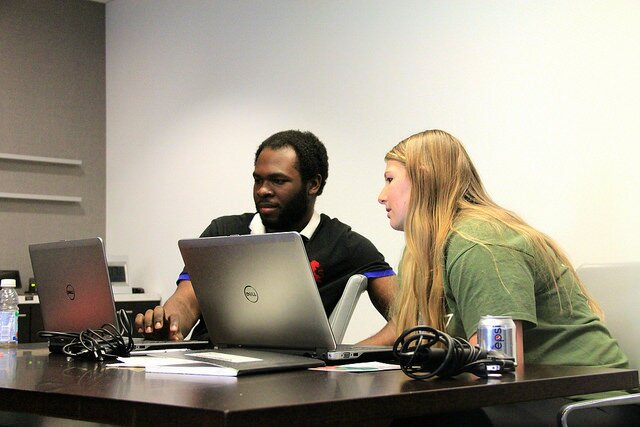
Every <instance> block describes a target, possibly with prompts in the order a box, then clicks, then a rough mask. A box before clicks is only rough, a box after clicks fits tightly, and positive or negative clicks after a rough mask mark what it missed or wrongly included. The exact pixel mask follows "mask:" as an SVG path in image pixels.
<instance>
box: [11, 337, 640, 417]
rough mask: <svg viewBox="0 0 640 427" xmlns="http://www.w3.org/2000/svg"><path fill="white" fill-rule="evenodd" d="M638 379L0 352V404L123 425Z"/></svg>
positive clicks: (413, 411) (309, 412)
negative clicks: (200, 371)
mask: <svg viewBox="0 0 640 427" xmlns="http://www.w3.org/2000/svg"><path fill="white" fill-rule="evenodd" d="M637 386H638V372H637V371H635V370H630V369H605V368H587V367H566V366H563V367H553V366H527V367H526V370H525V372H523V373H518V374H509V375H506V376H503V377H502V378H501V379H479V378H477V377H475V376H472V375H467V374H465V375H461V376H459V377H457V378H454V379H447V380H441V379H435V380H428V381H415V380H412V379H410V378H409V377H407V376H406V375H405V374H403V373H402V372H401V371H386V372H375V373H338V372H318V371H308V370H302V371H291V372H283V373H273V374H258V375H251V376H246V377H240V378H224V377H200V376H190V375H169V374H145V372H143V371H134V370H121V369H108V368H106V367H105V365H104V364H101V363H96V362H89V361H86V362H81V361H72V360H67V359H66V358H65V357H62V356H58V355H49V353H48V351H47V349H46V348H45V347H44V346H43V345H42V344H27V345H21V346H20V347H19V348H18V350H17V351H15V350H14V351H13V353H8V352H7V351H6V350H3V351H2V357H0V410H2V411H13V412H25V413H34V414H39V415H43V416H48V417H62V418H71V419H76V420H88V421H94V422H102V423H110V424H122V425H146V424H151V423H159V424H168V423H171V424H175V425H191V424H207V425H262V426H264V425H310V424H325V425H326V424H328V423H332V422H335V423H339V425H348V424H360V423H365V422H366V423H368V424H379V425H384V424H386V423H387V422H388V421H390V420H392V419H394V418H399V417H408V416H415V415H420V414H425V413H439V412H450V411H461V410H468V409H473V408H479V407H483V406H491V405H496V404H504V403H511V402H519V401H528V400H537V399H547V398H552V397H560V396H570V395H576V394H584V393H591V392H599V391H605V390H618V389H630V388H633V387H637Z"/></svg>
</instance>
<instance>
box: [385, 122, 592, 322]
mask: <svg viewBox="0 0 640 427" xmlns="http://www.w3.org/2000/svg"><path fill="white" fill-rule="evenodd" d="M385 160H396V161H398V162H400V163H402V164H403V165H404V166H405V167H406V169H407V174H408V176H409V180H410V183H411V197H410V200H409V210H408V213H407V217H406V218H405V223H404V232H405V239H406V247H405V251H404V255H403V257H402V261H401V264H400V272H401V277H400V280H401V286H400V292H399V294H398V296H397V297H396V301H395V303H394V306H393V309H392V317H393V319H394V321H395V324H396V327H397V333H398V334H400V333H401V332H402V331H404V330H406V329H407V328H410V327H413V326H416V325H417V324H419V323H420V321H422V323H426V324H428V325H430V326H432V327H435V328H437V329H439V330H442V331H444V330H445V296H444V248H445V245H446V243H447V239H448V236H449V234H450V232H451V231H452V230H455V222H456V220H458V219H459V218H462V217H466V218H469V217H475V218H482V219H488V220H493V221H498V222H500V223H502V224H504V225H505V226H507V227H509V228H511V229H513V230H515V231H516V232H517V233H519V234H521V235H522V236H524V238H525V239H527V240H528V241H529V242H530V244H531V245H532V247H533V248H534V250H535V252H536V254H537V255H538V256H540V257H541V258H542V260H543V263H544V265H545V266H546V267H547V269H548V273H549V276H550V277H551V279H552V281H553V284H554V286H555V287H556V290H557V292H558V298H559V300H560V307H561V309H562V298H561V293H568V292H570V291H571V290H560V289H558V284H557V281H556V280H557V278H558V277H559V273H560V271H559V269H560V267H559V266H558V262H557V261H558V260H560V262H561V263H562V264H564V265H565V266H566V267H567V268H568V269H569V271H570V274H572V275H573V276H574V277H575V278H576V282H577V283H578V284H579V286H580V289H581V291H582V292H583V293H584V294H585V295H586V296H587V299H588V302H589V305H590V306H591V308H592V309H593V310H594V312H595V313H597V314H601V312H600V309H599V307H598V306H597V304H596V303H595V301H594V300H593V299H592V298H591V297H590V296H589V295H588V293H587V292H586V290H585V289H584V286H583V285H582V284H581V283H580V281H579V279H578V277H577V274H576V272H575V270H574V268H573V267H572V266H571V263H570V262H569V260H568V258H567V256H566V255H565V254H564V253H563V251H562V250H561V249H560V248H559V246H558V245H557V244H556V243H555V242H553V241H552V240H551V239H550V238H549V237H548V236H546V235H544V234H543V233H541V232H539V231H537V230H535V229H534V228H532V227H530V226H529V225H527V224H526V223H525V222H524V221H523V220H522V219H521V218H520V217H519V216H517V215H516V214H514V213H512V212H510V211H508V210H506V209H504V208H502V207H500V206H499V205H497V204H496V203H495V202H494V201H493V200H492V199H491V198H490V197H489V195H488V194H487V192H486V191H485V189H484V186H483V185H482V181H481V180H480V176H479V175H478V172H477V171H476V168H475V167H474V165H473V163H472V162H471V159H470V158H469V155H468V154H467V152H466V150H465V149H464V147H463V146H462V144H461V143H460V141H458V140H457V139H456V138H455V137H453V136H452V135H450V134H448V133H447V132H444V131H441V130H427V131H424V132H420V133H417V134H415V135H412V136H410V137H409V138H407V139H405V140H404V141H402V142H400V143H399V144H398V145H396V146H395V147H394V148H393V149H392V150H391V151H389V152H388V153H387V155H386V156H385ZM477 243H480V244H482V242H477Z"/></svg>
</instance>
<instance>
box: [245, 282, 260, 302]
mask: <svg viewBox="0 0 640 427" xmlns="http://www.w3.org/2000/svg"><path fill="white" fill-rule="evenodd" d="M244 297H245V298H246V299H247V300H248V301H250V302H258V291H256V290H255V289H254V287H253V286H249V285H247V286H245V287H244Z"/></svg>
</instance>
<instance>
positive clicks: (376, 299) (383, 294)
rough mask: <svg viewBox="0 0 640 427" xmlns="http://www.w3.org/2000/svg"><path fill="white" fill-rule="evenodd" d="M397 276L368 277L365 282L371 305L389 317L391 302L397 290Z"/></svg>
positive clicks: (385, 316)
mask: <svg viewBox="0 0 640 427" xmlns="http://www.w3.org/2000/svg"><path fill="white" fill-rule="evenodd" d="M396 279H397V276H396V275H392V276H385V277H376V278H373V279H369V282H368V284H367V292H368V293H369V299H371V302H372V303H373V306H374V307H375V308H376V310H378V311H379V312H380V314H382V316H384V318H385V319H387V320H388V319H389V310H390V309H391V304H392V303H393V298H394V297H395V295H396V291H397V290H398V282H397V280H396Z"/></svg>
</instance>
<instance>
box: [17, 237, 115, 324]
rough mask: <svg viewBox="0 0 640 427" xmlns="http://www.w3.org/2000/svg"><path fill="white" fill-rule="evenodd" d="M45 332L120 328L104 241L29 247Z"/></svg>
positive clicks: (43, 244) (96, 239) (88, 240)
mask: <svg viewBox="0 0 640 427" xmlns="http://www.w3.org/2000/svg"><path fill="white" fill-rule="evenodd" d="M29 254H30V256H31V265H32V267H33V274H34V277H35V279H36V283H37V285H38V298H39V300H40V309H41V311H42V322H43V325H44V328H45V330H47V331H58V332H80V331H83V330H85V329H87V328H92V329H95V328H100V327H102V325H104V324H105V323H111V324H112V325H117V321H116V311H115V305H114V302H113V294H112V290H111V283H110V282H109V273H108V271H107V261H106V258H105V255H104V248H103V245H102V240H101V239H100V238H98V237H96V238H92V239H83V240H70V241H60V242H52V243H39V244H33V245H29Z"/></svg>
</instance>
